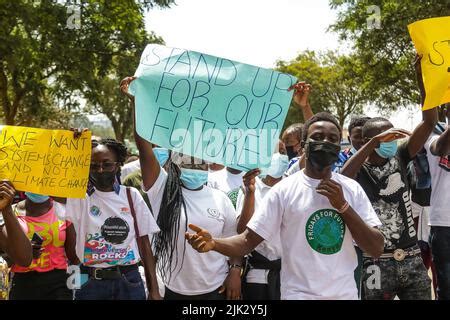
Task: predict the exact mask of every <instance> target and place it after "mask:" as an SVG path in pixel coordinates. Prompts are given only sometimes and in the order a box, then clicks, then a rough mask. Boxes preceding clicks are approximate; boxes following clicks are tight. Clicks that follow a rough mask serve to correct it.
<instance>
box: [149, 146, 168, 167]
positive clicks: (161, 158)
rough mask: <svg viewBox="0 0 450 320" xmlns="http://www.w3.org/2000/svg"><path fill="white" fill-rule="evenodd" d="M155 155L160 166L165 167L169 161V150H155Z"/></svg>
mask: <svg viewBox="0 0 450 320" xmlns="http://www.w3.org/2000/svg"><path fill="white" fill-rule="evenodd" d="M153 153H154V154H155V157H156V159H157V160H158V162H159V165H160V166H161V167H163V166H164V165H165V164H166V162H167V160H168V159H169V150H168V149H166V148H153Z"/></svg>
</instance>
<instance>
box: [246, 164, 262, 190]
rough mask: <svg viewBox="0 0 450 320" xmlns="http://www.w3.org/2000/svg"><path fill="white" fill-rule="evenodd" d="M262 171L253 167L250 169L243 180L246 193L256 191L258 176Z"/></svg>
mask: <svg viewBox="0 0 450 320" xmlns="http://www.w3.org/2000/svg"><path fill="white" fill-rule="evenodd" d="M260 173H261V170H259V169H252V170H250V171H248V172H247V173H246V174H245V175H244V176H243V177H242V181H243V183H244V187H245V193H254V192H255V183H256V177H257V176H258V175H259V174H260Z"/></svg>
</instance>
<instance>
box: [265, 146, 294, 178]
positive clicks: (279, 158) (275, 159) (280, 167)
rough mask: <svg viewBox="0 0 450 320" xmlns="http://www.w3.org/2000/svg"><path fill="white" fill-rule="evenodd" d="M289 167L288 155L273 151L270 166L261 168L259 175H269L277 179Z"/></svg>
mask: <svg viewBox="0 0 450 320" xmlns="http://www.w3.org/2000/svg"><path fill="white" fill-rule="evenodd" d="M288 167H289V157H288V156H287V155H285V154H280V153H278V152H277V153H274V154H273V156H272V160H271V162H270V167H269V168H267V169H265V170H264V169H263V170H262V174H261V177H263V178H264V177H265V176H271V177H272V178H275V179H278V178H281V177H282V176H283V174H284V173H285V172H286V170H287V169H288Z"/></svg>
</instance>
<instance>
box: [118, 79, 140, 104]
mask: <svg viewBox="0 0 450 320" xmlns="http://www.w3.org/2000/svg"><path fill="white" fill-rule="evenodd" d="M134 79H136V77H134V76H133V77H125V78H123V79H122V81H120V91H121V92H122V93H123V94H124V95H126V96H127V97H128V99H130V100H131V101H134V96H133V95H132V94H130V93H129V92H128V87H129V86H130V83H131V82H132V81H133V80H134Z"/></svg>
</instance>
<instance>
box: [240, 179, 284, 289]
mask: <svg viewBox="0 0 450 320" xmlns="http://www.w3.org/2000/svg"><path fill="white" fill-rule="evenodd" d="M271 189H272V187H270V186H268V185H266V184H265V183H264V182H263V181H262V180H261V179H260V178H259V177H256V179H255V212H258V211H259V210H260V206H261V205H262V202H263V199H264V198H265V197H266V195H267V193H268V192H269V191H270V190H271ZM244 199H245V195H244V192H242V190H239V195H238V199H237V205H236V213H237V215H238V218H239V217H240V215H241V212H242V207H243V206H244ZM255 250H256V251H258V253H260V254H262V255H263V256H264V257H266V258H267V259H269V260H277V259H280V258H281V240H280V235H279V234H277V235H275V236H274V238H273V239H272V240H271V241H263V242H261V243H260V244H259V245H258V246H257V247H256V248H255ZM268 275H269V270H263V269H251V270H250V271H249V272H248V273H247V278H246V279H247V282H248V283H261V284H267V276H268Z"/></svg>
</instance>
